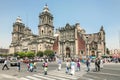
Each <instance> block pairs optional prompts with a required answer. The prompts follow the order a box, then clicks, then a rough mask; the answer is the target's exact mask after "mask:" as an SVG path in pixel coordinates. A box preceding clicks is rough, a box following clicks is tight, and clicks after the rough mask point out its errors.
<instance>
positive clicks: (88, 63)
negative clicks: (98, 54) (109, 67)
mask: <svg viewBox="0 0 120 80" xmlns="http://www.w3.org/2000/svg"><path fill="white" fill-rule="evenodd" d="M86 66H87V72H89V71H90V59H89V58H88V59H87V60H86Z"/></svg>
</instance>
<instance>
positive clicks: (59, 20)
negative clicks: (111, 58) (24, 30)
mask: <svg viewBox="0 0 120 80" xmlns="http://www.w3.org/2000/svg"><path fill="white" fill-rule="evenodd" d="M46 4H47V5H48V7H49V9H50V12H51V14H52V15H53V17H54V27H55V29H56V28H58V27H63V26H65V25H66V23H69V24H70V25H74V24H75V23H80V26H81V27H82V28H83V29H85V30H86V33H87V34H89V33H96V32H98V31H99V30H100V27H101V25H103V26H104V30H105V33H106V46H107V47H108V48H110V49H116V48H117V49H118V48H119V47H120V45H119V44H120V43H119V40H120V0H0V48H9V45H10V43H11V37H12V34H11V33H12V29H13V23H14V22H15V21H16V18H17V16H20V17H21V18H22V21H23V23H24V24H25V25H27V26H29V28H30V29H31V30H32V32H33V33H34V34H38V22H39V18H38V16H39V13H41V12H42V11H43V7H44V6H45V5H46Z"/></svg>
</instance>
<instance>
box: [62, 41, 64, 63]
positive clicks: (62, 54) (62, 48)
mask: <svg viewBox="0 0 120 80" xmlns="http://www.w3.org/2000/svg"><path fill="white" fill-rule="evenodd" d="M64 43H65V42H64V41H63V42H62V58H63V61H64Z"/></svg>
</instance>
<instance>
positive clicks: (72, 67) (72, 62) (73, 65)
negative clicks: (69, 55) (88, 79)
mask: <svg viewBox="0 0 120 80" xmlns="http://www.w3.org/2000/svg"><path fill="white" fill-rule="evenodd" d="M70 65H71V75H74V74H75V62H74V59H72V61H71V63H70Z"/></svg>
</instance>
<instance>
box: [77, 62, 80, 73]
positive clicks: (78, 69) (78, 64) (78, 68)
mask: <svg viewBox="0 0 120 80" xmlns="http://www.w3.org/2000/svg"><path fill="white" fill-rule="evenodd" d="M77 71H80V60H78V61H77Z"/></svg>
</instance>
